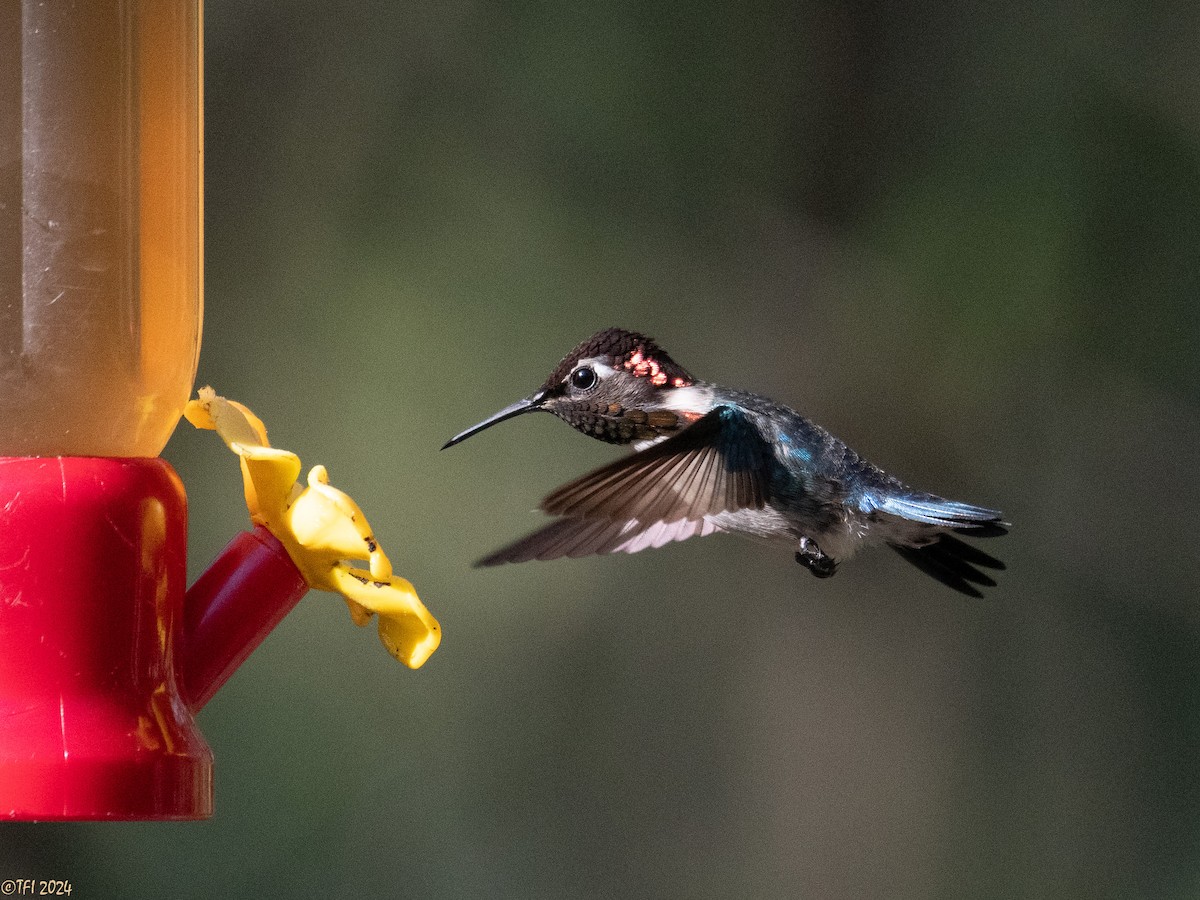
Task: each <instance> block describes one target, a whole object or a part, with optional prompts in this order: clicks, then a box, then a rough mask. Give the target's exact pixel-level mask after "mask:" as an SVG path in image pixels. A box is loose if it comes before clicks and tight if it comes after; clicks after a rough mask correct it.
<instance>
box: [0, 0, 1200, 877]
mask: <svg viewBox="0 0 1200 900" xmlns="http://www.w3.org/2000/svg"><path fill="white" fill-rule="evenodd" d="M205 16H206V22H205V27H206V47H207V56H206V110H207V113H206V166H207V175H206V222H207V226H206V235H207V237H206V241H207V246H206V279H207V281H206V306H207V308H206V317H205V336H204V349H203V352H202V355H201V365H200V373H199V376H198V378H197V383H198V384H209V383H211V384H212V385H214V386H215V387H216V388H217V389H218V391H219V392H221V393H223V394H225V395H227V396H230V397H234V398H237V399H240V400H242V401H244V402H246V403H247V404H249V405H250V406H251V407H252V408H253V409H254V410H255V411H256V412H257V413H258V414H259V415H260V416H261V417H262V418H263V419H264V420H265V421H266V422H267V424H268V426H269V427H270V429H271V436H272V440H273V442H274V443H275V444H276V445H278V446H282V447H286V448H289V449H292V450H295V451H296V452H297V453H299V454H300V456H301V458H302V460H303V461H304V463H305V465H306V466H310V465H313V464H316V463H324V464H326V465H327V466H328V467H329V469H330V472H331V475H332V478H333V481H334V484H336V485H338V486H340V487H342V488H343V489H345V490H346V491H348V492H349V493H350V494H351V495H352V496H353V497H355V498H356V499H357V500H359V502H360V503H361V504H362V506H363V507H364V508H365V510H366V512H367V514H368V516H369V517H370V520H371V522H372V525H373V526H374V528H375V529H376V533H377V534H378V535H379V536H380V537H381V539H382V541H383V544H384V547H385V549H386V550H387V551H388V552H389V554H390V555H391V557H392V560H393V563H394V564H395V566H396V570H397V572H398V573H400V574H402V575H404V576H406V577H408V578H409V579H411V580H412V581H413V582H414V584H415V585H416V587H417V589H418V591H419V592H420V594H421V596H422V598H423V599H424V601H425V602H426V604H427V605H428V606H429V607H430V609H431V610H432V611H433V613H434V614H435V615H436V616H438V618H439V619H440V621H441V623H442V626H443V629H444V640H443V643H442V646H441V649H440V650H439V651H438V652H437V653H436V654H435V655H434V657H433V658H432V659H431V660H430V662H429V663H428V664H427V665H426V666H425V668H424V669H422V670H420V671H417V672H410V671H408V670H406V669H404V668H402V667H400V666H399V665H397V664H396V663H394V662H393V661H392V660H391V659H390V658H389V657H388V656H387V654H386V653H385V652H384V650H383V649H382V647H381V646H380V645H379V643H378V641H377V640H376V637H375V635H374V631H373V629H364V630H359V629H356V628H354V627H353V626H352V625H351V624H350V622H349V619H348V617H347V614H346V609H345V607H344V605H343V604H342V603H341V602H340V601H339V600H338V599H337V598H335V597H333V596H331V595H326V594H312V595H310V596H309V597H308V598H307V600H305V601H304V602H303V603H302V604H301V605H300V607H299V608H298V609H297V611H296V612H295V613H294V614H293V615H292V616H291V617H289V619H288V620H287V621H285V622H284V624H283V625H282V626H281V627H280V628H279V629H278V631H277V632H276V633H275V634H273V635H272V636H271V637H270V638H269V639H268V640H267V642H266V643H265V644H264V645H263V647H262V648H261V649H260V650H259V651H258V652H257V653H256V654H255V655H254V656H253V657H252V658H251V660H250V661H249V662H248V663H247V664H246V665H245V666H244V667H243V669H242V670H241V671H240V672H239V673H238V674H237V675H236V676H235V677H234V678H233V680H232V681H231V682H230V683H229V685H228V686H227V687H226V688H225V690H224V691H223V692H222V693H221V694H220V695H218V697H217V698H216V700H214V701H213V703H212V704H211V705H210V706H209V707H208V708H206V709H205V710H204V712H203V713H202V715H201V716H200V725H201V728H202V729H203V731H204V733H205V735H206V736H207V738H208V740H209V742H210V743H211V745H212V747H213V749H214V752H215V754H216V759H217V768H216V782H217V814H216V817H215V818H214V819H213V820H211V821H209V822H204V823H187V824H132V825H81V824H66V825H37V826H33V825H16V826H6V827H4V828H2V829H0V847H2V848H3V860H4V871H3V872H0V875H4V876H8V875H14V876H20V877H25V876H28V877H38V878H66V879H70V880H71V881H72V882H73V883H74V885H75V895H76V896H80V897H159V896H161V897H167V896H170V897H179V898H188V897H213V896H259V897H347V898H358V897H364V896H402V897H481V898H501V897H504V898H507V897H512V898H530V897H581V898H591V897H664V898H674V897H680V898H685V897H686V898H705V897H714V898H715V897H764V898H777V897H779V898H783V897H896V898H907V897H913V898H923V897H984V898H986V897H996V898H1007V897H1047V898H1051V897H1053V898H1062V897H1120V898H1126V897H1153V898H1170V897H1195V896H1197V895H1200V777H1198V774H1200V699H1198V698H1200V604H1198V603H1197V587H1198V585H1200V578H1198V576H1197V571H1198V567H1197V550H1196V547H1195V542H1194V537H1193V534H1192V529H1193V528H1194V527H1195V525H1194V520H1195V516H1196V513H1195V510H1196V508H1197V505H1198V503H1200V477H1198V476H1197V472H1196V460H1197V444H1198V443H1200V399H1198V398H1200V365H1198V363H1200V351H1198V350H1197V341H1198V340H1200V305H1198V300H1200V294H1198V287H1200V283H1198V282H1200V265H1198V261H1197V260H1198V255H1197V254H1198V248H1200V74H1198V73H1200V52H1198V47H1197V35H1198V34H1200V7H1198V6H1196V5H1195V4H1193V3H1184V2H1175V3H1153V4H1139V3H1133V2H1125V3H1108V4H1081V3H1080V4H1062V5H1059V4H1040V3H1030V2H1025V3H1007V4H986V3H966V4H964V3H949V2H942V3H934V4H928V3H908V2H900V3H880V2H874V3H868V2H861V3H829V2H813V0H802V2H786V3H784V2H754V0H749V2H742V3H729V2H723V3H717V2H705V0H693V2H690V3H678V4H667V5H651V4H644V3H635V2H614V3H603V4H597V3H591V2H575V0H567V2H554V3H542V2H525V3H516V4H512V3H508V4H488V3H472V2H465V0H448V2H440V3H412V2H390V0H389V2H382V0H376V2H360V3H356V4H336V3H318V2H311V0H306V2H299V0H297V2H292V3H288V4H278V3H268V2H265V0H255V2H251V0H208V2H207V4H206V13H205ZM609 325H620V326H623V327H627V328H633V329H636V330H641V331H645V332H647V333H649V334H652V335H654V336H655V337H657V338H658V339H659V340H660V341H661V342H662V343H663V345H664V346H665V347H666V348H667V349H668V350H669V351H670V352H671V354H672V355H673V356H674V357H675V358H676V359H677V360H679V361H680V362H681V363H682V364H683V365H684V366H686V367H687V368H689V369H691V370H692V371H693V372H695V373H696V374H698V375H699V376H701V377H703V378H706V379H710V380H714V381H720V382H723V383H726V384H729V385H731V386H737V387H745V388H750V389H754V390H757V391H759V392H762V393H765V394H768V395H770V396H773V397H775V398H777V399H779V400H781V401H783V402H786V403H789V404H790V405H792V406H795V407H796V408H798V409H800V410H802V411H804V412H806V413H807V414H809V415H811V416H812V417H814V418H815V419H817V421H819V422H821V423H823V424H825V425H826V426H827V427H829V428H831V429H832V430H833V431H834V432H835V433H837V434H839V435H841V436H842V437H843V438H845V439H846V440H847V441H848V442H850V443H851V445H852V446H854V447H856V448H857V449H858V450H860V451H861V452H862V453H863V454H864V455H866V456H867V457H868V458H870V459H872V460H873V461H875V462H877V463H879V464H881V465H883V466H885V467H886V468H888V469H890V470H892V471H894V472H896V473H897V474H899V475H900V476H902V477H904V478H905V479H907V480H909V481H911V482H913V483H915V484H917V485H919V486H921V487H924V488H926V489H929V490H932V491H935V492H938V493H943V494H946V495H948V496H952V497H956V498H959V499H963V500H968V501H972V502H978V503H983V504H988V505H993V506H999V507H1001V508H1002V509H1004V511H1005V513H1006V514H1007V516H1008V517H1009V518H1010V519H1011V521H1012V522H1013V523H1015V527H1014V529H1013V532H1012V534H1011V535H1010V536H1009V537H1007V538H1004V539H1003V540H1001V541H996V542H993V543H991V544H990V545H989V546H988V547H987V549H988V550H989V551H995V552H997V553H998V554H999V555H1001V556H1003V557H1004V558H1005V559H1006V560H1007V561H1008V564H1009V571H1008V572H1007V573H1005V575H1004V576H1003V578H1002V584H1001V586H1000V588H999V589H997V590H995V591H993V592H991V596H990V597H989V598H988V599H987V600H985V601H982V602H972V601H968V600H966V599H964V598H962V597H960V596H958V595H957V594H954V593H952V592H950V591H948V590H946V589H944V588H942V587H940V586H939V585H937V584H936V583H935V582H933V581H931V580H929V579H926V578H925V577H924V576H922V575H920V574H919V573H918V572H916V570H914V569H912V568H910V567H909V566H906V565H904V564H903V563H902V562H901V561H900V560H898V559H897V558H896V557H895V556H894V554H890V553H884V552H875V553H870V554H864V555H863V556H861V557H858V558H856V559H855V560H854V561H853V562H852V563H850V564H847V565H846V566H844V567H843V569H842V571H841V572H840V573H839V574H838V576H837V577H836V578H834V579H831V580H829V581H824V582H822V581H817V580H815V579H813V578H812V577H811V576H809V575H808V574H807V573H806V572H804V571H803V570H802V569H800V567H798V566H797V565H796V564H795V563H794V562H793V561H792V559H791V556H790V554H788V553H785V552H780V551H778V550H774V551H772V550H770V549H767V548H760V547H758V546H755V545H752V544H748V543H744V542H740V541H737V540H736V539H732V538H709V539H706V540H704V541H692V542H687V543H683V544H678V545H673V546H670V547H668V548H666V549H663V550H660V551H655V552H647V553H644V554H641V555H638V556H631V557H626V556H621V557H612V558H594V559H587V560H579V561H564V562H556V563H546V564H529V565H524V566H509V567H504V568H500V569H491V570H476V569H472V568H471V567H470V563H471V561H472V560H474V559H476V558H477V557H479V556H480V555H482V554H483V553H485V552H487V551H490V550H492V549H495V548H496V547H498V546H499V545H500V544H502V543H504V542H506V541H508V540H510V539H512V538H514V537H516V536H518V535H520V534H523V533H524V532H525V531H527V530H529V529H531V528H532V527H534V526H536V525H537V524H539V522H540V521H541V517H540V515H539V514H538V513H537V512H535V508H536V504H537V502H538V500H539V499H540V498H541V496H542V495H543V494H544V493H546V492H547V491H548V490H549V489H551V488H552V487H554V486H556V485H558V484H559V483H561V482H562V481H565V480H567V479H568V478H570V477H572V476H574V475H576V474H579V473H581V472H583V471H584V470H585V469H587V468H589V467H591V466H593V465H596V464H599V463H601V462H603V461H606V460H608V459H611V458H612V457H613V455H614V453H616V452H619V451H616V450H614V449H613V448H611V447H607V446H604V445H601V444H599V443H596V442H592V441H585V440H584V439H583V438H581V437H580V436H579V435H577V434H575V433H574V432H572V431H570V430H569V429H567V428H566V427H565V426H563V425H562V424H561V423H559V422H557V421H555V420H554V419H552V418H551V417H549V416H533V417H529V418H526V419H522V420H518V421H515V422H512V423H508V424H505V425H503V426H500V427H498V428H496V429H495V430H493V431H489V432H488V433H486V434H485V435H481V436H479V437H477V438H475V439H473V440H471V441H470V442H468V443H466V444H464V445H463V446H461V447H458V448H456V449H454V450H453V451H449V452H447V453H439V452H438V447H439V446H440V445H441V443H442V442H443V441H444V440H446V439H447V438H448V437H449V436H451V435H452V434H454V433H456V432H457V431H459V430H460V429H462V428H463V427H465V426H467V425H469V424H471V423H473V422H475V421H477V420H479V419H481V418H483V417H484V416H485V415H487V414H489V413H491V412H493V411H495V410H496V409H498V408H500V407H501V406H503V405H505V404H507V403H509V402H511V401H513V400H515V399H517V398H519V397H522V396H524V395H525V394H527V393H528V392H529V391H530V390H532V389H533V388H534V387H536V386H537V385H539V384H540V383H541V381H542V379H543V378H544V377H545V375H546V374H547V372H549V371H550V369H551V368H552V367H553V365H554V364H555V363H556V362H557V361H558V359H559V358H560V357H561V356H562V355H563V354H564V353H566V352H567V351H568V350H569V349H570V348H571V347H573V346H574V345H575V343H577V342H578V341H579V340H581V339H582V338H584V337H586V336H587V335H589V334H590V333H591V332H593V331H594V330H596V329H598V328H601V327H606V326H609ZM166 455H167V457H168V458H169V459H170V460H171V461H172V462H173V463H174V464H175V466H176V467H177V468H178V469H179V471H180V473H181V474H182V476H183V478H184V480H185V482H186V484H187V486H188V491H189V496H190V501H191V515H192V526H191V528H192V533H191V571H192V573H193V577H194V575H195V574H196V573H198V572H199V571H201V570H202V569H203V567H204V566H205V565H206V564H207V562H208V561H209V560H210V559H211V558H212V557H213V556H214V555H215V554H216V553H217V552H218V551H219V550H220V548H221V547H222V546H224V544H225V543H226V542H227V541H228V539H229V538H230V537H231V535H232V534H233V533H234V532H235V531H236V530H237V529H240V528H243V527H244V526H245V511H244V507H243V505H242V500H241V488H240V482H239V479H238V475H237V468H236V463H235V461H234V459H233V458H232V457H231V456H230V455H229V454H228V451H227V450H226V449H225V448H224V446H223V445H221V443H220V442H219V441H218V440H216V439H215V438H214V437H213V436H212V435H211V434H209V433H199V432H196V431H194V430H193V429H191V428H190V427H189V426H187V425H184V426H182V427H181V428H180V429H179V431H178V432H177V433H176V435H175V437H174V438H173V439H172V442H171V444H170V446H169V447H168V450H167V454H166Z"/></svg>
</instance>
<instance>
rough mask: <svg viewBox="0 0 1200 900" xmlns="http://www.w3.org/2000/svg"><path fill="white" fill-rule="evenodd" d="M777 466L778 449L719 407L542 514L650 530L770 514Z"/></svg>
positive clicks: (553, 499)
mask: <svg viewBox="0 0 1200 900" xmlns="http://www.w3.org/2000/svg"><path fill="white" fill-rule="evenodd" d="M773 460H774V451H773V450H772V447H771V445H770V444H769V443H768V442H767V441H766V440H765V439H764V438H763V436H762V434H761V433H760V432H759V430H758V428H757V427H756V426H755V424H754V422H753V421H751V420H750V417H749V416H748V415H747V414H746V413H745V412H744V411H743V410H741V409H738V408H736V407H733V406H718V407H716V408H715V409H713V410H712V411H710V412H709V413H708V414H707V415H705V416H703V417H701V418H700V419H698V420H697V421H696V422H694V423H693V424H692V425H690V426H688V427H687V428H685V429H684V430H683V431H681V432H679V433H678V434H676V435H674V436H672V437H670V438H668V439H667V440H665V441H661V442H660V443H657V444H654V445H653V446H651V447H648V448H647V449H645V450H642V451H641V452H639V453H634V454H633V455H632V456H627V457H625V458H623V459H619V460H616V461H615V462H612V463H609V464H608V465H606V466H601V467H600V468H599V469H596V470H594V471H592V472H589V473H588V474H586V475H584V476H583V477H581V478H577V479H575V480H574V481H571V482H569V483H567V484H564V485H563V486H562V487H560V488H558V489H557V490H555V491H553V492H552V493H550V494H549V495H548V496H547V497H546V499H545V500H543V501H542V509H543V510H545V511H546V512H548V513H550V514H551V515H557V516H567V517H570V518H574V519H603V520H608V521H610V522H611V521H618V522H622V523H628V522H630V521H636V522H637V523H641V524H642V525H643V526H649V525H651V524H652V523H656V522H665V523H672V522H680V521H692V522H702V521H703V520H704V517H705V516H711V515H716V514H717V513H722V512H730V511H733V510H739V509H762V508H763V506H764V505H765V504H766V501H767V499H768V494H769V485H770V473H771V465H772V462H773ZM689 536H690V535H689ZM681 539H682V538H672V540H681Z"/></svg>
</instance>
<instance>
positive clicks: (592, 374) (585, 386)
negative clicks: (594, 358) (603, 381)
mask: <svg viewBox="0 0 1200 900" xmlns="http://www.w3.org/2000/svg"><path fill="white" fill-rule="evenodd" d="M598 380H599V379H597V378H596V370H595V369H593V368H591V367H590V366H580V367H579V368H578V369H576V370H575V371H574V372H572V373H571V385H572V386H573V387H574V388H575V389H576V390H580V391H589V390H591V389H592V388H594V387H595V386H596V382H597V381H598Z"/></svg>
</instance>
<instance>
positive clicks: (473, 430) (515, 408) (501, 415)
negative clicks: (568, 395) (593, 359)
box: [442, 391, 546, 450]
mask: <svg viewBox="0 0 1200 900" xmlns="http://www.w3.org/2000/svg"><path fill="white" fill-rule="evenodd" d="M545 398H546V392H545V391H538V392H537V393H536V394H532V395H531V396H529V397H526V398H525V399H524V400H518V401H517V402H516V403H514V404H512V405H511V406H506V407H504V409H502V410H500V412H498V413H496V414H495V415H494V416H488V417H487V418H486V419H484V420H483V421H482V422H480V423H479V424H478V425H472V426H471V427H470V428H468V429H467V430H466V431H463V432H461V433H459V434H456V435H455V436H454V437H452V438H450V440H448V441H446V443H444V444H442V449H443V450H445V449H446V448H447V447H453V446H454V445H455V444H461V443H462V442H463V441H465V440H466V439H467V438H469V437H470V436H471V435H473V434H479V432H481V431H483V430H484V429H485V428H491V427H492V426H493V425H495V424H496V423H498V422H503V421H504V420H505V419H511V418H513V416H519V415H521V414H522V413H527V412H533V411H534V410H535V409H537V408H538V407H540V406H541V405H542V401H543V400H544V399H545Z"/></svg>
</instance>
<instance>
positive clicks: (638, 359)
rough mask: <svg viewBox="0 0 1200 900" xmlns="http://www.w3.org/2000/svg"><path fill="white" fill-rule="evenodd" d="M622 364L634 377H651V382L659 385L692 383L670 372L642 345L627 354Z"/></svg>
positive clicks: (673, 385)
mask: <svg viewBox="0 0 1200 900" xmlns="http://www.w3.org/2000/svg"><path fill="white" fill-rule="evenodd" d="M622 365H623V367H624V368H625V370H626V371H628V372H629V373H630V374H632V375H633V376H634V377H636V378H649V379H650V383H651V384H653V385H655V386H657V387H664V386H666V385H668V384H669V385H670V386H671V387H687V386H688V385H690V384H691V383H692V382H691V381H690V380H689V379H688V378H686V377H684V376H682V375H673V374H670V373H668V372H667V370H666V369H665V368H664V366H663V365H662V364H661V363H660V362H659V361H658V360H657V359H655V358H654V357H652V356H647V355H646V353H645V350H644V348H642V347H638V348H637V349H636V350H634V351H633V352H632V353H630V354H629V355H628V356H626V357H625V362H624V363H622Z"/></svg>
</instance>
